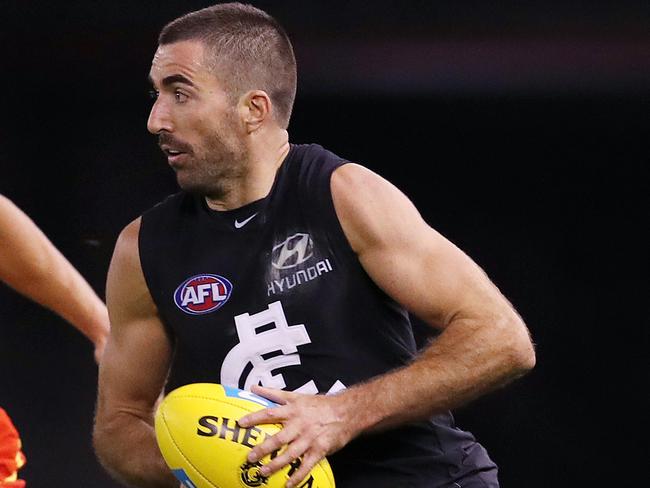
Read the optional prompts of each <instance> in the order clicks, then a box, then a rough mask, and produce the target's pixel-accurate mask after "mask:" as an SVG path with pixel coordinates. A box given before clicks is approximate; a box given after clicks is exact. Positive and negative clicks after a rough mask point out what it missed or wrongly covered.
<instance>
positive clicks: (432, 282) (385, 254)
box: [240, 164, 535, 486]
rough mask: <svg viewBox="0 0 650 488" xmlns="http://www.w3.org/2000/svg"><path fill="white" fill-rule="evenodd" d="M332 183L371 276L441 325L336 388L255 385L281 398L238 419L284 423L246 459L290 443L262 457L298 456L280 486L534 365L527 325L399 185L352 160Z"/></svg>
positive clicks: (278, 463) (278, 462)
mask: <svg viewBox="0 0 650 488" xmlns="http://www.w3.org/2000/svg"><path fill="white" fill-rule="evenodd" d="M331 185H332V196H333V199H334V204H335V208H336V212H337V215H338V217H339V220H340V222H341V225H342V227H343V230H344V232H345V235H346V237H347V238H348V241H349V242H350V245H351V246H352V248H353V250H354V251H355V252H356V254H357V256H358V258H359V260H360V262H361V264H362V266H363V267H364V269H365V270H366V272H367V273H368V275H369V276H370V277H371V278H372V279H373V281H374V282H375V283H376V284H377V285H378V286H379V287H380V288H381V289H383V290H384V291H385V292H386V293H387V294H388V295H390V296H391V297H392V298H394V299H395V300H396V301H397V302H398V303H401V304H402V305H403V306H404V307H405V308H406V309H408V310H409V311H410V312H412V313H414V314H415V315H417V316H418V317H420V318H421V319H423V320H425V321H426V322H427V323H428V324H430V325H431V326H432V327H435V328H437V329H439V330H441V331H442V332H441V334H440V335H439V336H438V337H437V338H436V339H435V340H434V341H432V343H431V344H430V345H429V346H428V347H426V348H425V349H424V350H423V351H422V352H421V353H420V354H419V355H418V357H417V358H416V359H415V360H414V361H413V362H412V363H410V364H409V365H407V366H404V367H402V368H400V369H397V370H394V371H391V372H388V373H386V374H385V375H382V376H379V377H376V378H373V379H371V380H369V381H367V382H365V383H362V384H358V385H355V386H353V387H351V388H349V389H347V390H345V391H343V392H341V393H339V394H336V395H330V396H324V395H317V396H305V395H299V394H296V393H292V392H284V391H278V390H269V389H266V388H260V387H254V388H253V391H254V392H256V393H259V394H261V395H263V396H265V397H268V398H270V399H271V400H274V401H276V402H278V403H280V404H281V406H280V407H276V408H273V409H267V410H263V411H261V412H258V413H253V414H250V415H248V416H246V417H244V418H243V419H242V420H241V421H240V424H242V425H243V426H249V425H253V424H259V423H267V422H269V423H282V424H283V426H284V427H283V429H282V430H281V431H280V432H279V433H278V434H276V435H275V436H273V437H271V438H269V439H267V440H266V441H265V442H264V443H262V444H260V445H259V446H257V447H255V448H254V449H253V451H252V453H251V458H256V459H259V458H261V457H263V456H264V455H265V454H268V453H270V452H272V451H274V450H276V449H278V448H280V447H282V446H287V449H286V450H285V451H284V452H283V453H282V454H280V455H278V456H277V457H276V458H275V459H274V460H273V461H271V462H270V463H269V464H268V465H267V468H269V472H274V471H275V470H277V469H279V468H280V467H282V466H283V465H285V464H287V463H288V462H290V461H292V460H293V459H295V458H297V457H301V456H302V460H303V461H302V465H301V467H300V469H298V470H297V471H296V473H295V474H294V475H293V477H292V478H291V480H290V483H289V484H288V485H287V486H295V485H296V484H297V483H298V482H299V481H300V480H301V479H302V478H304V477H305V476H306V475H307V473H308V472H309V471H310V470H311V468H312V467H313V466H314V465H315V464H316V463H317V462H318V461H319V460H320V459H322V458H323V457H324V456H326V455H328V454H331V453H332V452H335V451H336V450H338V449H340V448H341V447H343V446H344V445H345V444H347V443H348V442H349V441H350V440H351V439H352V438H354V437H356V436H358V435H359V434H361V433H362V432H366V431H372V430H379V429H385V428H389V427H393V426H397V425H401V424H404V423H407V422H411V421H416V420H421V419H426V418H429V417H430V416H432V415H434V414H436V413H441V412H444V411H447V410H449V409H453V408H456V407H459V406H461V405H463V404H466V403H467V402H469V401H471V400H473V399H475V398H477V397H479V396H481V395H484V394H486V393H488V392H490V391H492V390H494V389H495V388H498V387H500V386H503V385H505V384H507V383H509V382H510V381H512V380H513V379H515V378H517V377H519V376H521V375H523V374H525V373H526V372H527V371H529V370H530V369H532V368H533V366H534V364H535V353H534V348H533V344H532V342H531V340H530V336H529V333H528V330H527V328H526V326H525V324H524V323H523V321H522V319H521V318H520V316H519V315H518V314H517V312H516V311H515V310H514V308H513V307H512V305H511V304H510V303H509V302H508V300H507V299H506V298H505V297H504V296H503V295H502V294H501V292H500V291H499V290H498V288H497V287H496V286H495V285H494V284H493V283H492V282H491V281H490V280H489V278H488V277H487V276H486V274H485V273H484V272H483V271H482V270H481V269H480V267H479V266H478V265H477V264H476V263H475V262H474V261H472V260H471V259H470V258H469V257H468V256H467V255H466V254H465V253H463V252H462V251H461V250H460V249H459V248H457V247H456V246H455V245H454V244H452V243H451V242H450V241H448V240H447V239H445V238H444V237H443V236H442V235H440V234H439V233H438V232H436V231H435V230H434V229H432V228H431V227H430V226H429V225H427V224H426V222H425V221H424V220H423V219H422V218H421V216H420V214H419V213H418V211H417V210H416V208H415V207H414V206H413V204H412V203H411V202H410V201H409V199H408V198H407V197H406V196H405V195H404V194H403V193H402V192H400V191H399V190H398V189H397V188H395V187H394V186H393V185H392V184H391V183H389V182H388V181H386V180H385V179H383V178H381V177H380V176H378V175H376V174H375V173H373V172H371V171H370V170H368V169H366V168H363V167H361V166H358V165H353V164H348V165H344V166H342V167H341V168H339V169H337V170H336V171H335V172H334V174H333V176H332V184H331Z"/></svg>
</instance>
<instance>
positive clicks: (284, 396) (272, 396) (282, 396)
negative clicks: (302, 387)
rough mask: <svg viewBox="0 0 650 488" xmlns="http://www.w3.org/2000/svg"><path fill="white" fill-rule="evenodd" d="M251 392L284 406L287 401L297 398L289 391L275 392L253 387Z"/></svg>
mask: <svg viewBox="0 0 650 488" xmlns="http://www.w3.org/2000/svg"><path fill="white" fill-rule="evenodd" d="M251 391H252V392H253V393H255V394H256V395H259V396H261V397H264V398H266V399H267V400H271V401H272V402H275V403H279V404H280V405H285V404H286V403H287V402H288V401H289V400H291V399H293V398H295V397H296V396H297V394H296V393H293V392H291V391H284V390H277V389H275V388H266V387H265V386H259V385H253V386H252V387H251Z"/></svg>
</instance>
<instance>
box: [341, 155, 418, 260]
mask: <svg viewBox="0 0 650 488" xmlns="http://www.w3.org/2000/svg"><path fill="white" fill-rule="evenodd" d="M331 192H332V200H333V202H334V207H335V209H336V213H337V216H338V218H339V221H340V222H341V226H342V227H343V229H344V231H345V234H346V236H347V237H348V240H349V241H350V244H351V245H352V248H353V249H354V250H355V251H357V252H359V251H360V250H361V248H363V247H365V246H366V245H370V244H373V243H374V244H378V243H379V242H380V241H382V242H383V241H388V240H393V239H395V238H398V239H399V235H400V233H401V232H407V231H410V232H413V231H414V230H415V229H417V228H420V227H421V226H422V224H424V222H423V221H422V219H421V217H420V214H419V212H418V211H417V209H416V208H415V206H414V205H413V203H412V202H411V200H410V199H409V198H408V197H407V196H406V195H405V194H404V193H403V192H402V191H401V190H400V189H399V188H397V187H396V186H395V185H394V184H393V183H391V182H390V181H388V180H387V179H385V178H384V177H382V176H380V175H379V174H377V173H375V172H374V171H372V170H370V169H369V168H367V167H365V166H362V165H360V164H357V163H350V164H346V165H344V166H341V167H339V168H337V169H336V170H335V171H334V172H333V174H332V179H331Z"/></svg>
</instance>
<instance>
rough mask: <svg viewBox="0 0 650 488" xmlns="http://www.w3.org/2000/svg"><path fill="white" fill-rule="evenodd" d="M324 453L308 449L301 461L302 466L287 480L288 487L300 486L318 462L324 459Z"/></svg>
mask: <svg viewBox="0 0 650 488" xmlns="http://www.w3.org/2000/svg"><path fill="white" fill-rule="evenodd" d="M323 457H324V454H323V455H319V454H316V453H314V451H307V452H306V453H305V454H304V456H303V458H302V462H301V463H300V467H299V468H298V469H297V470H296V472H295V473H293V474H292V475H291V477H290V478H289V479H288V480H287V485H286V486H287V488H293V487H294V486H299V485H300V483H301V482H302V481H303V480H304V479H305V478H307V476H308V475H309V473H310V471H311V470H312V469H313V468H314V466H316V464H318V462H319V461H320V460H321V459H323Z"/></svg>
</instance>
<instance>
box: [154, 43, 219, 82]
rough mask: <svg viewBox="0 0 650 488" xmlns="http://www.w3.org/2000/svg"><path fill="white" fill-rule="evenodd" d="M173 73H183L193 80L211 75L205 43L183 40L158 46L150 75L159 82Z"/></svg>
mask: <svg viewBox="0 0 650 488" xmlns="http://www.w3.org/2000/svg"><path fill="white" fill-rule="evenodd" d="M171 74H181V75H183V76H185V77H187V78H189V79H191V80H196V79H198V78H201V77H205V76H206V75H209V70H208V66H207V64H206V62H205V57H204V46H203V44H202V43H201V42H198V41H181V42H175V43H172V44H163V45H160V46H158V49H157V50H156V53H155V54H154V57H153V60H152V61H151V70H150V72H149V75H150V77H151V79H152V80H153V81H154V82H159V81H160V80H161V79H162V78H163V77H166V76H169V75H171Z"/></svg>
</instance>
